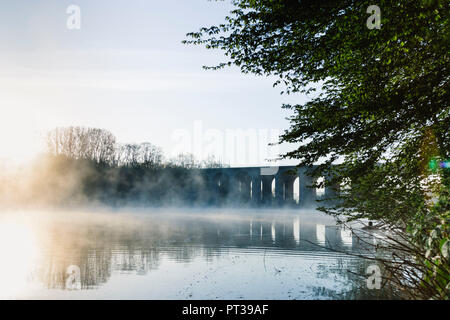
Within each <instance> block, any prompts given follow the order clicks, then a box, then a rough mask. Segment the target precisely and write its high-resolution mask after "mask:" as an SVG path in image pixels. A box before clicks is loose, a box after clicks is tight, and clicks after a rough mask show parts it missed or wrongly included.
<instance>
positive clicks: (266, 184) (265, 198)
mask: <svg viewBox="0 0 450 320" xmlns="http://www.w3.org/2000/svg"><path fill="white" fill-rule="evenodd" d="M273 179H274V177H273V176H261V181H262V201H261V202H262V203H263V204H264V205H271V204H272V199H273V195H272V181H273Z"/></svg>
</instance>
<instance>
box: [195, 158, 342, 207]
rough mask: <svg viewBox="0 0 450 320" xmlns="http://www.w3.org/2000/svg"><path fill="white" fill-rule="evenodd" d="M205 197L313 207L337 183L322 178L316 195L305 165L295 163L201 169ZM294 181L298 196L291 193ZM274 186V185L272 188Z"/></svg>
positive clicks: (332, 193) (331, 193)
mask: <svg viewBox="0 0 450 320" xmlns="http://www.w3.org/2000/svg"><path fill="white" fill-rule="evenodd" d="M200 172H201V175H202V177H203V179H204V186H205V190H203V191H202V194H204V197H205V198H206V199H205V200H206V201H207V202H208V203H209V204H212V205H227V204H240V205H242V204H244V205H252V206H272V205H273V206H298V207H313V206H314V204H315V200H317V199H319V198H320V197H323V198H327V199H332V198H333V197H335V196H336V195H337V193H338V192H339V187H338V186H335V185H330V183H328V182H329V181H330V179H325V190H324V194H323V195H319V194H318V193H317V192H316V189H315V188H311V187H310V186H311V185H313V184H314V182H315V181H314V180H313V178H311V177H310V176H308V175H307V174H306V169H301V168H297V167H295V166H280V167H242V168H214V169H201V170H200ZM296 183H297V186H296V187H297V189H298V193H299V194H298V199H296V198H297V197H295V196H294V189H295V184H296ZM273 186H274V188H273Z"/></svg>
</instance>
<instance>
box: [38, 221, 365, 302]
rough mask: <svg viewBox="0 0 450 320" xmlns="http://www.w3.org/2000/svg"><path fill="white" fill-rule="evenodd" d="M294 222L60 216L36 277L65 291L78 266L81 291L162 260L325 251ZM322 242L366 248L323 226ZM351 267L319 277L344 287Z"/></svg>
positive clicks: (312, 227)
mask: <svg viewBox="0 0 450 320" xmlns="http://www.w3.org/2000/svg"><path fill="white" fill-rule="evenodd" d="M298 221H299V219H298V217H297V218H295V217H293V218H283V219H278V220H273V219H269V218H258V219H255V218H250V217H249V218H240V219H235V220H233V219H217V220H213V219H210V218H207V217H206V218H198V217H196V218H189V217H188V216H184V217H171V216H170V215H169V216H167V217H165V216H163V215H158V216H152V215H150V216H144V215H142V216H129V217H128V218H123V217H120V216H114V215H104V216H101V217H100V218H99V217H96V218H85V217H84V216H83V217H81V218H76V217H75V218H74V219H72V220H68V219H67V220H64V219H63V218H59V219H56V220H50V223H49V225H48V227H47V228H46V231H47V233H46V234H45V237H44V246H43V247H45V248H47V249H48V251H47V254H46V257H47V258H46V259H45V264H43V265H42V267H41V269H39V272H38V273H37V277H38V278H39V279H40V280H41V281H42V282H44V283H45V284H46V285H47V286H48V287H49V288H59V289H64V287H65V279H66V276H67V275H66V270H67V267H69V266H70V265H77V266H79V267H80V271H81V282H82V288H83V289H90V288H95V287H98V286H100V285H102V284H104V283H106V282H107V281H108V280H109V278H110V277H111V275H112V273H113V272H120V273H135V274H138V275H145V274H147V273H148V272H151V270H154V269H157V268H159V266H160V261H161V260H162V259H168V260H173V261H176V262H189V261H192V260H193V259H195V258H197V257H203V258H204V259H206V260H209V261H211V260H213V259H214V257H217V256H220V255H226V254H228V250H229V249H228V248H246V247H249V248H273V249H277V248H281V249H289V250H292V251H315V252H317V251H327V250H328V249H327V248H324V247H322V246H320V244H319V241H318V239H317V236H318V235H317V224H315V223H312V222H310V223H308V222H306V221H305V222H303V221H302V220H301V219H300V223H299V224H298ZM295 223H297V225H294V224H295ZM325 238H326V242H325V246H330V247H331V248H332V249H345V250H352V251H357V250H362V249H364V248H362V247H363V246H362V245H360V244H358V243H357V242H356V241H352V240H351V238H350V242H349V239H346V241H347V243H343V241H342V239H341V238H340V233H339V229H338V228H335V229H332V227H328V226H327V227H326V228H325ZM349 243H350V244H349ZM353 263H355V264H361V263H362V262H361V260H358V259H341V260H340V263H339V265H336V266H330V264H324V265H322V266H321V268H323V269H321V270H319V276H321V275H323V276H324V277H326V276H328V275H329V274H337V275H340V276H341V277H342V279H341V282H342V283H343V284H344V287H345V286H346V285H345V283H349V282H350V281H352V279H351V276H350V273H347V271H346V270H347V269H349V270H360V269H361V267H360V266H359V265H350V264H353ZM361 270H362V269H361ZM364 271H365V269H364V270H363V271H362V272H361V274H364ZM338 280H339V279H338ZM360 282H361V281H360ZM330 294H337V295H339V294H341V295H342V294H343V293H342V292H341V293H339V292H329V294H327V295H328V296H329V295H330Z"/></svg>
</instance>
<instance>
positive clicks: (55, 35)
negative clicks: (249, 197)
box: [0, 0, 306, 166]
mask: <svg viewBox="0 0 450 320" xmlns="http://www.w3.org/2000/svg"><path fill="white" fill-rule="evenodd" d="M0 4H1V7H0V8H1V10H0V70H1V72H0V158H1V159H13V161H16V162H20V161H25V160H27V159H29V157H30V156H32V155H33V154H35V153H36V152H38V151H39V150H41V148H42V144H41V141H42V137H43V136H44V134H45V132H46V131H48V130H50V129H52V128H54V127H59V126H69V125H80V126H89V127H98V128H103V129H108V130H109V131H111V132H112V133H113V134H114V135H115V136H116V137H117V140H118V141H119V142H123V143H125V142H136V143H139V142H151V143H153V144H155V145H158V146H160V147H162V148H163V150H164V153H165V154H166V155H168V156H170V155H174V154H176V153H178V152H191V153H194V155H195V156H197V157H198V158H205V157H206V156H207V155H208V154H216V156H217V157H219V158H221V159H222V160H223V161H224V162H226V163H229V164H231V165H233V166H246V165H249V166H252V165H263V164H267V163H266V162H265V161H264V160H265V159H266V158H268V157H269V158H270V157H272V156H274V155H275V154H276V151H277V150H276V149H272V150H271V151H270V152H268V151H267V148H266V147H265V146H266V145H267V143H268V142H275V141H276V133H277V132H282V131H283V130H285V129H287V128H288V127H289V122H288V121H287V120H286V119H285V118H286V117H288V116H289V115H290V113H289V112H288V111H286V110H283V109H281V105H282V104H283V103H301V102H304V101H305V99H306V97H304V96H302V95H293V96H284V95H280V94H279V92H280V90H281V89H280V88H273V87H272V84H273V82H274V79H273V78H272V79H268V78H262V77H255V76H252V75H243V74H241V73H240V72H239V70H238V69H236V68H230V69H226V70H222V71H205V70H203V69H202V66H203V65H205V64H206V65H214V64H216V63H219V62H222V61H223V56H222V53H221V52H220V51H215V50H214V51H212V50H206V49H205V48H204V47H193V46H186V45H183V44H182V43H181V41H182V40H183V39H185V34H186V33H188V32H191V31H197V30H198V29H199V28H200V27H202V26H206V25H212V24H219V23H221V22H223V21H224V20H223V18H224V17H225V15H226V14H227V13H228V12H229V10H230V9H231V5H230V4H229V1H225V2H220V1H219V2H215V1H207V0H164V1H160V0H159V1H156V0H133V1H130V0H72V1H62V0H52V1H50V0H33V1H29V0H0ZM71 4H74V5H77V6H79V8H80V9H81V29H80V30H69V29H68V28H67V19H68V18H69V16H70V15H69V14H67V13H66V10H67V8H68V6H69V5H71ZM235 136H237V137H238V140H234V138H232V137H235ZM245 137H248V139H247V138H245ZM239 138H241V140H240V141H241V142H239ZM245 141H247V142H245ZM249 141H253V142H252V143H251V146H249V145H250V144H249ZM242 143H244V147H243V146H242ZM257 145H258V147H256V146H257ZM259 146H261V147H259ZM262 146H264V147H262ZM286 150H289V148H288V147H287V148H284V147H283V148H281V151H286ZM222 151H223V152H222ZM287 163H295V161H290V162H284V163H283V164H287Z"/></svg>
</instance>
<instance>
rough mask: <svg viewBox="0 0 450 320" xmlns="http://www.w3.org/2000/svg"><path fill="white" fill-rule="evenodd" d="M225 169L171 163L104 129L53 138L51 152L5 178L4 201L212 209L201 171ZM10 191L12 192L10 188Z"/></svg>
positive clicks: (182, 158)
mask: <svg viewBox="0 0 450 320" xmlns="http://www.w3.org/2000/svg"><path fill="white" fill-rule="evenodd" d="M213 167H223V164H222V163H220V162H219V161H216V160H215V158H214V157H213V156H210V157H209V158H208V159H207V160H205V161H197V160H196V159H195V157H194V156H193V155H192V154H180V155H178V156H176V157H174V158H171V159H167V160H165V158H164V155H163V152H162V150H161V148H159V147H157V146H154V145H153V144H151V143H141V144H119V143H117V142H116V139H115V137H114V135H113V134H111V133H110V132H109V131H106V130H103V129H95V128H83V127H67V128H57V129H54V130H52V131H50V132H49V133H48V136H47V152H46V153H45V154H44V156H42V157H40V158H39V159H38V160H37V161H36V162H34V163H33V164H31V165H30V166H28V167H27V168H26V169H24V170H21V171H19V172H15V173H10V174H8V175H6V174H4V175H2V176H0V179H2V180H3V182H6V183H2V184H1V185H2V186H4V187H3V188H1V190H0V201H2V203H6V204H12V205H17V204H19V205H23V204H26V205H36V204H42V205H57V206H78V205H87V204H96V205H107V206H149V205H152V206H178V205H187V204H189V205H195V204H200V203H201V204H205V203H207V195H206V194H205V192H204V190H205V189H206V188H205V181H204V179H203V176H202V175H201V174H200V171H199V170H198V169H201V168H213ZM5 186H8V188H6V187H5Z"/></svg>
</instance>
